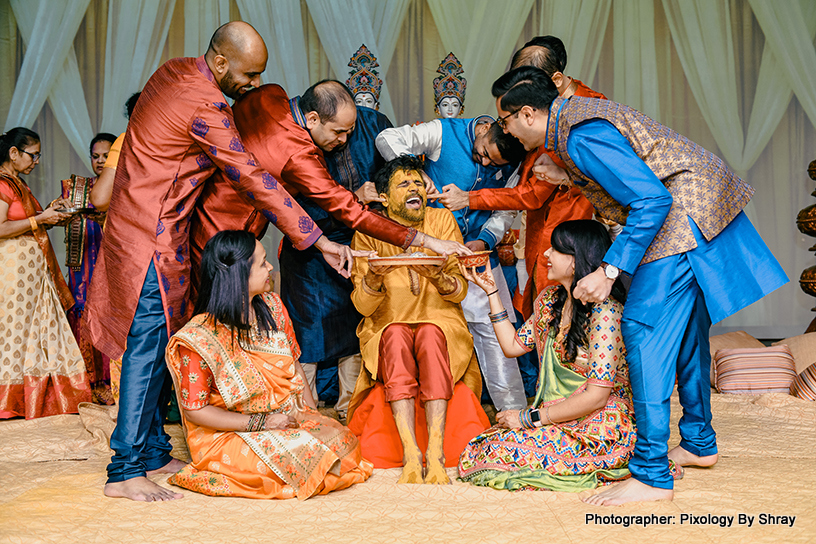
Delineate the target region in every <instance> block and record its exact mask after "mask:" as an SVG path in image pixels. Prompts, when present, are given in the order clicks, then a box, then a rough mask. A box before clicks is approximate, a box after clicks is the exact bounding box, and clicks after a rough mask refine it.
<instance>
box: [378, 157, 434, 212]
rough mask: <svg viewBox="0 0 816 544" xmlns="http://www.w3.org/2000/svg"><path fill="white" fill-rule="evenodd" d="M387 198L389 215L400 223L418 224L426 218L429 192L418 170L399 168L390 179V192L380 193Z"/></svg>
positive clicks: (386, 206) (384, 203) (385, 203)
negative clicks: (426, 190)
mask: <svg viewBox="0 0 816 544" xmlns="http://www.w3.org/2000/svg"><path fill="white" fill-rule="evenodd" d="M380 197H382V198H385V199H386V200H385V202H383V206H385V209H386V213H387V214H388V217H390V218H391V219H394V220H395V221H398V222H400V223H403V224H405V223H407V224H417V223H421V222H422V221H423V220H424V219H425V207H426V205H427V200H428V197H427V193H426V192H425V182H424V181H423V180H422V176H421V175H420V173H419V172H418V171H416V170H397V171H396V172H394V174H393V175H392V176H391V179H389V181H388V193H382V194H380Z"/></svg>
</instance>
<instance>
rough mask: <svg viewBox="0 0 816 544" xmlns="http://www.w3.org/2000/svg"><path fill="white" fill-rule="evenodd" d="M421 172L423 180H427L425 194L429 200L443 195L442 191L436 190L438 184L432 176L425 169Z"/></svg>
mask: <svg viewBox="0 0 816 544" xmlns="http://www.w3.org/2000/svg"><path fill="white" fill-rule="evenodd" d="M419 174H420V175H421V176H422V181H424V182H425V195H426V198H427V199H428V200H433V199H436V198H439V197H440V196H442V193H440V192H439V191H437V190H436V185H435V184H434V182H433V180H432V179H431V176H429V175H428V174H426V173H425V171H424V170H420V172H419Z"/></svg>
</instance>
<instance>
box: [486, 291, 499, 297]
mask: <svg viewBox="0 0 816 544" xmlns="http://www.w3.org/2000/svg"><path fill="white" fill-rule="evenodd" d="M498 292H499V290H498V289H496V290H495V291H492V292H490V293H488V294H487V296H488V297H492V296H493V295H495V294H496V293H498Z"/></svg>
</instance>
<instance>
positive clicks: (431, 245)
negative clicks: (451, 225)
mask: <svg viewBox="0 0 816 544" xmlns="http://www.w3.org/2000/svg"><path fill="white" fill-rule="evenodd" d="M420 234H422V236H424V237H425V242H424V245H425V247H427V248H428V249H430V250H431V251H433V252H434V253H437V254H438V255H442V256H443V257H447V256H448V255H473V251H471V250H470V249H469V248H467V247H465V246H464V245H462V244H460V243H459V242H454V241H453V240H440V239H439V238H434V237H433V236H428V235H427V234H424V233H420ZM418 235H419V234H418Z"/></svg>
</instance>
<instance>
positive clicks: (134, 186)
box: [86, 22, 351, 501]
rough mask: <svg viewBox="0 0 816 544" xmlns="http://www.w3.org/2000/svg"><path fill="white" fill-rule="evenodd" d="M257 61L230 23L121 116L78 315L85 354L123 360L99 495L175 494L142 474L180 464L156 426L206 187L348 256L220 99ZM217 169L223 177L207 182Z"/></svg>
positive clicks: (247, 84)
mask: <svg viewBox="0 0 816 544" xmlns="http://www.w3.org/2000/svg"><path fill="white" fill-rule="evenodd" d="M266 60H267V51H266V46H265V45H264V43H263V40H262V39H261V37H260V36H259V35H258V34H257V32H255V30H254V29H253V28H252V27H251V26H249V25H248V24H246V23H242V22H236V23H228V24H227V25H224V26H223V27H221V28H219V29H218V30H217V31H216V33H215V34H214V35H213V40H212V42H211V45H210V48H209V50H208V51H207V54H206V55H204V56H202V57H199V58H197V59H193V58H180V59H173V60H170V61H168V62H167V63H165V64H164V65H163V66H162V67H160V68H159V69H158V70H157V71H156V73H155V74H153V76H152V77H151V78H150V80H149V81H148V82H147V84H146V86H145V88H144V91H143V92H142V94H141V96H140V98H139V101H138V103H137V105H136V108H135V111H134V112H133V116H132V117H131V119H130V123H129V125H128V130H127V134H126V136H125V140H124V145H123V147H122V153H121V157H120V160H119V165H118V167H117V171H116V180H115V182H114V189H113V195H112V198H111V204H110V208H109V211H108V220H107V225H106V231H105V236H104V238H103V243H102V248H101V252H100V255H99V261H98V262H97V268H96V270H95V273H94V277H93V282H92V284H91V287H90V293H89V297H88V303H87V309H86V323H87V328H88V330H89V332H90V334H91V337H92V340H93V342H94V344H95V346H96V347H97V348H99V349H100V350H101V351H103V352H104V353H106V354H107V355H109V356H111V357H120V356H122V353H123V352H125V354H124V357H123V359H122V378H121V395H120V404H119V416H118V421H117V426H116V429H115V431H114V433H113V435H112V437H111V447H112V448H113V450H114V456H113V457H112V459H111V464H110V465H109V466H108V482H107V484H106V485H105V494H106V495H108V496H112V497H126V498H130V499H134V500H142V501H155V500H168V499H174V498H180V497H181V495H179V494H178V493H172V492H170V491H169V490H167V489H164V488H162V487H160V486H158V485H156V484H154V483H153V482H151V481H150V480H149V479H147V478H146V476H147V475H149V474H151V473H155V472H175V471H176V470H178V469H179V468H181V466H183V464H182V463H181V462H180V461H177V460H174V459H173V458H172V457H170V451H171V447H170V442H169V437H168V436H167V435H166V434H165V433H164V430H163V426H162V425H163V418H164V414H163V412H164V410H163V407H164V406H166V401H167V397H166V391H167V389H168V388H167V387H166V386H168V385H169V380H168V379H167V378H168V376H169V374H168V372H167V369H166V367H165V364H164V348H165V346H166V345H167V341H168V337H169V335H172V334H173V332H174V331H176V330H178V329H179V328H180V327H181V326H182V325H183V324H184V323H186V321H187V320H188V319H189V318H190V317H191V314H192V305H191V304H190V302H189V292H190V259H189V243H188V242H189V235H188V229H189V221H190V218H191V217H192V212H193V209H194V207H195V204H196V201H197V199H198V197H199V196H200V195H201V193H202V191H203V189H204V188H205V187H206V186H207V185H208V184H211V183H224V184H229V185H230V186H231V187H233V188H234V190H236V191H238V192H240V193H244V194H249V193H251V194H252V195H253V202H254V203H255V205H256V206H257V207H258V208H259V209H262V210H264V212H265V213H266V214H267V215H268V216H269V217H270V218H271V220H272V221H273V222H274V223H275V224H276V225H277V226H278V227H279V228H280V229H281V230H282V231H283V232H284V233H286V235H287V236H289V237H290V238H291V239H292V240H293V243H294V244H295V245H296V247H298V248H307V247H310V246H312V245H315V246H317V247H320V248H321V250H323V251H324V252H325V253H324V254H332V255H334V256H335V257H336V259H335V260H336V261H338V262H339V264H340V265H341V266H342V262H343V261H344V260H346V259H348V258H350V255H351V254H350V250H348V249H347V248H343V247H342V246H339V245H338V244H335V243H334V242H330V241H328V240H326V239H325V237H322V236H321V234H322V233H321V231H320V229H318V228H317V227H316V226H315V224H314V222H313V221H312V220H311V218H310V217H309V216H308V215H307V214H306V213H305V212H304V211H303V210H302V209H301V208H300V206H298V205H297V204H296V203H295V202H294V201H293V199H292V198H291V197H290V195H289V194H288V193H287V192H286V190H285V189H284V188H283V187H282V186H280V185H276V184H275V183H273V182H274V179H273V178H272V176H271V175H270V174H269V173H267V172H265V171H263V170H262V169H261V168H259V167H258V166H257V165H256V164H255V162H254V161H253V159H252V157H251V155H250V154H249V153H248V152H246V150H245V149H244V147H243V144H242V143H241V139H240V138H239V136H238V132H237V131H236V130H235V126H234V121H233V117H232V110H231V108H230V107H229V106H228V105H227V104H226V102H224V97H223V95H222V92H223V93H224V94H226V95H228V96H230V97H233V98H237V97H238V96H240V95H241V94H243V92H245V91H246V90H247V89H249V88H252V87H254V86H256V85H258V84H259V83H260V81H259V75H260V73H261V72H262V71H263V70H264V68H265V66H266ZM216 171H220V172H223V173H224V176H223V177H220V178H218V179H211V176H212V175H213V174H214V173H215V172H216ZM126 347H127V351H125V348H126Z"/></svg>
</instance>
